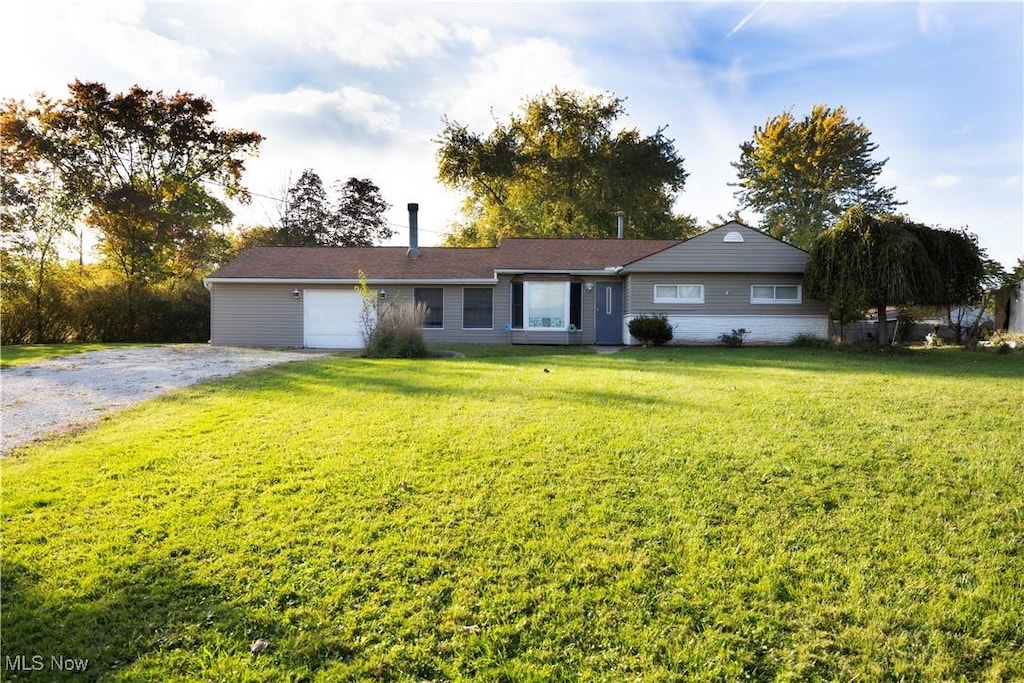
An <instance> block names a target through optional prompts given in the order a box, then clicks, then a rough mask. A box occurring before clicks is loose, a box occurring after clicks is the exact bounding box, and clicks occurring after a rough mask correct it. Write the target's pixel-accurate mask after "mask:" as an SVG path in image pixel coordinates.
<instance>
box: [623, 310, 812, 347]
mask: <svg viewBox="0 0 1024 683" xmlns="http://www.w3.org/2000/svg"><path fill="white" fill-rule="evenodd" d="M634 317H636V316H627V317H626V319H625V320H624V321H623V331H622V332H623V337H622V338H623V339H628V340H629V343H630V344H636V343H637V341H636V339H633V337H632V336H630V334H629V321H630V320H632V319H633V318H634ZM668 321H669V324H670V325H672V332H673V336H672V341H671V342H670V343H672V344H719V343H721V342H719V341H718V335H720V334H722V333H728V332H731V331H732V330H734V329H739V328H741V327H742V328H744V329H746V330H747V332H748V334H747V336H746V337H744V339H743V343H744V344H788V343H789V342H791V341H792V340H793V337H795V336H797V335H798V334H810V335H813V336H815V337H821V338H822V339H827V338H828V316H824V315H670V316H668Z"/></svg>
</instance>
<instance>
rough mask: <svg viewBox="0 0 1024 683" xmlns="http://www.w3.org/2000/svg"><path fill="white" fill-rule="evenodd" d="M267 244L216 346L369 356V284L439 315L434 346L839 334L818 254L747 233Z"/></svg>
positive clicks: (235, 276)
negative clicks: (820, 281)
mask: <svg viewBox="0 0 1024 683" xmlns="http://www.w3.org/2000/svg"><path fill="white" fill-rule="evenodd" d="M417 208H418V207H417V206H416V205H415V204H410V205H409V213H410V217H409V224H410V225H409V228H410V244H409V246H408V247H396V246H387V247H256V248H254V249H249V250H247V251H245V252H243V253H241V254H239V255H238V257H237V258H235V259H234V260H232V261H230V262H229V263H227V264H225V265H224V266H222V267H221V268H219V269H217V270H216V271H214V272H213V273H211V274H210V275H209V276H208V277H207V278H205V280H204V282H205V284H206V286H207V288H208V289H209V291H210V296H211V340H210V341H211V342H212V343H214V344H223V345H232V346H276V347H309V348H359V347H361V346H362V345H363V340H362V335H361V324H360V320H361V313H362V310H363V300H362V297H361V295H360V293H359V292H358V291H357V290H356V286H357V285H358V283H359V274H360V273H363V275H364V277H365V280H366V283H367V285H368V286H369V287H370V288H371V290H372V291H373V292H374V293H375V295H376V298H377V301H378V302H379V303H378V305H387V303H388V302H394V301H402V300H405V301H414V302H417V303H422V304H424V305H425V306H426V308H427V317H426V322H425V324H424V336H425V338H426V340H427V342H428V343H429V342H462V343H465V342H468V343H481V344H586V345H592V344H628V343H631V342H634V341H635V340H633V339H631V337H630V335H629V329H628V324H629V321H630V320H632V319H633V318H635V317H637V316H640V315H644V314H663V315H666V316H667V317H668V319H669V321H670V322H671V324H672V325H673V327H674V333H675V338H674V340H673V342H674V343H715V342H717V340H718V336H719V335H720V334H722V333H723V332H729V331H731V330H732V329H734V328H741V327H742V328H745V329H747V330H748V331H749V335H748V337H747V341H748V343H755V344H758V343H761V344H771V343H787V342H789V341H790V340H791V339H792V338H793V337H795V336H796V335H799V334H810V335H814V336H818V337H823V338H824V337H827V336H828V332H829V329H828V307H827V305H826V304H824V303H822V302H819V301H813V300H810V299H807V298H806V297H804V293H803V284H802V283H803V273H804V267H805V264H806V261H807V253H806V252H804V251H802V250H800V249H798V248H796V247H793V246H791V245H789V244H786V243H784V242H781V241H779V240H777V239H775V238H773V237H770V236H768V235H766V234H764V233H762V232H759V231H757V230H754V229H752V228H749V227H747V226H745V225H742V224H740V223H737V222H729V223H726V224H725V225H722V226H720V227H718V228H714V229H712V230H709V231H707V232H704V233H702V234H700V235H697V236H696V237H692V238H690V239H687V240H641V239H506V240H503V241H502V242H501V244H500V246H497V247H492V248H484V247H480V248H453V247H423V248H420V247H419V246H418V240H417V222H416V221H417V214H416V212H417Z"/></svg>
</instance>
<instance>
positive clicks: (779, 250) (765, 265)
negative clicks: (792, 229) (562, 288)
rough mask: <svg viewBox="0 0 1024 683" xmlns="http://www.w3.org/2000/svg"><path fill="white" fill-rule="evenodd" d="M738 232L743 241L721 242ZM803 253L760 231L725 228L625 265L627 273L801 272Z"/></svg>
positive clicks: (805, 261)
mask: <svg viewBox="0 0 1024 683" xmlns="http://www.w3.org/2000/svg"><path fill="white" fill-rule="evenodd" d="M730 232H738V233H740V234H741V235H742V236H743V242H723V241H722V240H723V238H724V237H725V236H726V235H727V234H729V233H730ZM806 265H807V253H806V252H804V251H801V250H800V249H797V248H796V247H793V246H790V245H788V244H785V243H783V242H780V241H779V240H777V239H774V238H772V237H769V236H768V235H765V234H764V233H762V232H758V231H757V230H753V229H751V228H747V227H744V226H740V225H725V226H723V227H721V228H715V229H714V230H709V231H708V232H706V233H703V234H701V235H698V236H696V237H694V238H692V239H689V240H686V241H685V242H680V243H679V244H677V245H675V246H673V247H669V248H668V249H665V250H663V251H659V252H658V253H656V254H652V255H651V256H648V257H646V258H643V259H640V260H639V261H636V262H634V263H631V264H629V265H628V266H626V268H625V271H624V272H627V273H638V272H644V273H686V272H702V273H736V272H743V273H803V272H804V268H805V266H806Z"/></svg>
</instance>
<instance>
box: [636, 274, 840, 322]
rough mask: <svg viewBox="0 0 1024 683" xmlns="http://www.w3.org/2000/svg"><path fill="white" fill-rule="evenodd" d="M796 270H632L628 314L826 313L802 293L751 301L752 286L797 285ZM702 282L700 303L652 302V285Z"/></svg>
mask: <svg viewBox="0 0 1024 683" xmlns="http://www.w3.org/2000/svg"><path fill="white" fill-rule="evenodd" d="M802 281H803V276H802V275H799V274H796V273H634V274H632V275H630V276H629V278H628V282H627V285H628V286H627V287H626V288H625V289H626V291H627V292H628V295H627V296H628V299H627V302H626V306H625V310H626V311H627V313H628V315H642V314H644V313H651V314H665V315H686V314H692V315H760V316H765V315H767V316H771V315H776V316H792V315H827V314H828V306H827V305H826V304H824V303H822V302H820V301H814V300H812V299H808V298H807V296H806V293H802V301H801V303H799V304H752V303H750V287H751V285H800V284H802ZM656 284H658V285H674V284H680V285H687V284H692V285H704V303H703V304H672V303H662V302H658V303H655V302H654V285H656Z"/></svg>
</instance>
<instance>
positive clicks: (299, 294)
mask: <svg viewBox="0 0 1024 683" xmlns="http://www.w3.org/2000/svg"><path fill="white" fill-rule="evenodd" d="M292 298H293V299H301V298H302V292H300V291H299V288H298V287H296V288H295V289H294V290H292Z"/></svg>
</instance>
